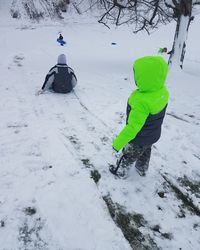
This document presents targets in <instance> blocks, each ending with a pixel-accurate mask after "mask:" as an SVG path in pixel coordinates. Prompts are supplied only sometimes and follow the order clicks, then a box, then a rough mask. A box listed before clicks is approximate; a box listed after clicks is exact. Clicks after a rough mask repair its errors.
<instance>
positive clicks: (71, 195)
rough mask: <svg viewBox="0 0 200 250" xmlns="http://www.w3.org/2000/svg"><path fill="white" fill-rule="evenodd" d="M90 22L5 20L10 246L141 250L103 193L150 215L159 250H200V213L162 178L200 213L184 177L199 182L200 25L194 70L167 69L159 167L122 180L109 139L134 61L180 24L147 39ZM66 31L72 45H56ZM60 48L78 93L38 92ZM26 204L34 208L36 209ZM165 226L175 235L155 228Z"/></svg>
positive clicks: (5, 202)
mask: <svg viewBox="0 0 200 250" xmlns="http://www.w3.org/2000/svg"><path fill="white" fill-rule="evenodd" d="M82 18H83V19H84V22H82ZM82 18H81V17H72V18H68V19H66V20H67V21H66V22H63V23H51V22H50V21H49V23H46V22H44V23H41V24H33V23H31V24H30V23H29V22H28V21H26V20H22V21H16V20H15V22H14V21H13V20H10V19H9V18H7V17H6V15H4V16H1V20H3V22H1V26H0V33H1V39H0V54H1V61H0V68H1V74H0V98H1V105H0V121H1V123H0V159H1V161H0V190H1V192H0V222H1V223H0V225H2V222H4V223H5V225H4V226H0V246H1V249H3V250H12V249H14V250H16V249H28V250H29V249H31V250H32V249H37V250H39V249H42V250H45V249H49V250H51V249H52V250H56V249H59V250H60V249H62V250H78V249H79V250H104V249H106V250H126V249H127V250H128V249H132V248H131V246H130V245H129V243H128V241H127V240H126V239H125V237H124V236H123V233H122V231H121V230H120V229H119V228H118V227H117V226H116V225H115V223H114V222H113V220H112V219H111V216H110V215H109V212H108V209H107V207H106V204H105V202H104V201H103V199H102V197H103V196H106V195H108V194H109V195H110V197H111V198H112V200H113V201H114V202H116V203H118V204H120V205H121V206H123V207H124V208H125V209H126V211H127V212H130V213H133V212H134V213H139V214H142V215H143V216H144V218H145V220H147V221H148V225H147V227H142V228H140V230H141V231H142V232H143V234H144V235H150V236H151V237H152V238H153V239H154V241H155V242H156V244H157V245H158V246H159V247H160V248H161V249H182V250H186V249H187V250H188V249H198V248H199V246H200V237H199V228H200V221H199V216H198V215H195V214H194V213H192V212H191V211H189V210H188V209H187V208H185V207H184V206H182V203H181V201H180V200H179V199H177V197H176V195H175V193H174V192H173V191H172V190H171V189H170V188H169V187H168V186H167V183H166V181H165V179H164V177H166V178H167V179H169V180H170V181H171V182H172V183H174V184H175V185H177V186H178V187H179V188H180V190H182V191H183V193H186V194H188V195H189V197H191V199H192V201H193V203H194V204H195V205H196V206H197V207H198V208H199V209H200V200H199V196H198V195H196V194H195V193H193V192H190V191H188V190H187V189H186V187H185V186H181V184H180V182H179V181H178V178H180V177H183V176H187V177H188V178H189V179H191V180H194V181H198V182H199V177H200V170H199V160H200V150H199V148H200V140H199V139H200V137H199V132H200V130H199V127H200V126H199V124H200V116H199V110H200V105H199V96H198V93H199V91H200V85H199V80H200V73H199V72H200V71H199V70H200V64H199V62H200V56H199V55H200V53H197V51H199V46H198V43H197V40H198V33H197V32H196V31H197V27H198V26H197V25H198V22H197V21H196V22H194V24H192V26H191V29H190V34H189V38H188V44H187V52H186V59H185V64H184V70H183V71H181V70H178V69H173V68H172V69H170V72H169V76H168V79H167V86H168V88H169V90H170V102H169V105H168V110H167V115H166V117H165V121H164V125H163V130H162V137H161V139H160V141H159V142H158V143H156V145H155V147H154V148H153V154H152V158H151V162H150V169H149V173H148V175H147V176H146V177H145V178H142V177H140V176H138V175H137V173H136V172H135V170H134V168H133V169H131V171H130V175H129V177H128V179H126V180H121V179H116V178H114V177H113V176H111V174H110V173H109V171H108V163H114V162H115V161H116V159H115V156H114V153H113V151H112V147H111V142H112V140H113V138H114V137H115V135H116V134H117V133H118V132H119V131H120V130H121V128H122V127H123V125H124V123H125V109H126V102H127V97H128V96H129V94H130V93H131V91H132V90H133V89H134V88H135V87H134V80H133V75H132V63H133V61H134V60H135V59H136V58H138V57H140V56H144V55H150V54H151V55H156V54H157V51H158V48H159V47H162V46H167V47H168V48H170V47H171V45H172V40H173V32H174V24H172V25H169V26H166V27H163V28H161V29H160V30H158V31H157V32H155V33H154V34H152V35H151V36H147V34H145V33H139V34H137V35H133V34H131V33H130V30H129V29H128V28H125V27H122V28H118V29H112V30H107V29H106V28H105V27H104V26H101V25H99V24H95V23H94V21H91V20H90V19H87V18H85V17H82ZM60 31H62V34H63V36H64V39H65V40H66V41H67V45H66V46H65V47H60V46H59V45H58V44H57V43H56V38H57V36H58V33H59V32H60ZM169 34H170V35H169ZM113 42H115V43H116V45H112V43H113ZM61 53H65V54H66V56H67V61H68V64H69V66H71V67H72V68H73V69H74V71H75V73H76V75H77V78H78V85H77V87H76V89H75V92H74V93H70V94H68V95H60V94H53V93H48V92H47V93H45V94H44V95H41V96H35V93H36V91H37V90H39V89H40V88H41V86H42V84H43V81H44V78H45V75H46V73H47V72H48V70H49V69H50V68H51V67H52V66H53V65H55V63H56V60H57V56H58V55H59V54H61ZM166 59H167V57H166ZM84 162H88V163H89V165H88V166H87V167H85V164H84ZM86 165H87V164H86ZM93 168H95V169H96V170H98V171H99V173H100V174H101V179H100V181H99V183H98V185H95V183H94V182H93V180H92V178H91V177H90V171H91V170H93ZM163 176H164V177H163ZM158 192H164V193H165V196H164V198H161V197H160V196H159V195H158ZM28 208H34V209H35V210H36V212H35V213H34V214H33V215H30V214H29V213H28V212H27V211H28ZM158 208H159V209H158ZM155 225H159V226H160V232H161V233H171V234H172V236H173V237H172V239H171V240H169V239H166V238H164V237H162V236H161V234H160V233H159V232H154V231H152V230H151V228H152V227H154V226H155Z"/></svg>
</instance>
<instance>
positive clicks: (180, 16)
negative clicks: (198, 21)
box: [94, 0, 200, 68]
mask: <svg viewBox="0 0 200 250" xmlns="http://www.w3.org/2000/svg"><path fill="white" fill-rule="evenodd" d="M94 2H95V3H97V4H98V7H99V9H100V11H101V13H102V14H101V17H100V19H99V23H103V24H104V25H106V26H107V27H108V28H109V25H110V24H115V25H117V26H119V25H123V24H129V25H132V27H133V30H134V32H135V33H137V32H139V31H141V30H145V31H147V32H148V33H150V32H151V30H153V29H155V28H157V27H158V26H159V25H160V24H167V23H169V22H171V21H172V20H175V21H176V22H177V25H176V31H175V35H174V43H173V48H172V51H171V55H170V59H169V63H170V64H177V65H179V66H180V67H181V68H182V66H183V61H184V55H185V51H186V40H187V34H188V29H189V26H190V23H191V21H192V20H193V19H194V16H193V13H192V11H193V9H194V8H195V6H197V5H200V0H149V1H147V0H94Z"/></svg>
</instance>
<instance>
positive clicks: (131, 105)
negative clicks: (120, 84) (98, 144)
mask: <svg viewBox="0 0 200 250" xmlns="http://www.w3.org/2000/svg"><path fill="white" fill-rule="evenodd" d="M133 69H134V77H135V83H136V86H137V89H136V90H135V91H133V93H132V94H131V95H130V97H129V99H128V104H127V121H126V126H125V127H124V128H123V129H122V130H121V132H120V133H119V135H118V136H117V137H116V138H115V140H114V141H113V144H112V146H113V149H114V150H115V151H117V152H118V151H120V150H121V149H122V153H123V154H122V156H121V158H120V159H119V160H118V161H117V166H110V171H111V172H112V173H113V174H116V175H118V176H120V177H124V176H125V175H126V172H127V169H128V168H129V167H130V166H131V165H132V164H133V163H134V162H136V163H135V167H136V170H137V171H138V173H139V174H140V175H141V176H144V175H145V173H146V171H147V170H148V166H149V160H150V156H151V147H152V144H154V143H155V142H156V141H158V139H159V138H160V134H161V125H162V122H163V118H164V116H165V111H166V107H167V103H168V98H169V93H168V90H167V88H166V86H165V80H166V77H167V72H168V65H167V63H166V62H165V61H164V59H163V58H162V57H160V56H146V57H142V58H139V59H137V60H136V61H135V63H134V65H133Z"/></svg>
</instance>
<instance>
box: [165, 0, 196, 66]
mask: <svg viewBox="0 0 200 250" xmlns="http://www.w3.org/2000/svg"><path fill="white" fill-rule="evenodd" d="M176 11H177V13H178V20H177V25H176V31H175V36H174V43H173V48H172V53H171V55H170V58H169V64H170V65H179V66H180V67H181V68H182V67H183V61H184V56H185V51H186V41H187V35H188V29H189V26H190V22H191V13H192V0H181V1H180V4H179V6H178V7H177V9H176Z"/></svg>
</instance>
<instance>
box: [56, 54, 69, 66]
mask: <svg viewBox="0 0 200 250" xmlns="http://www.w3.org/2000/svg"><path fill="white" fill-rule="evenodd" d="M57 62H58V64H67V60H66V56H65V55H64V54H61V55H59V56H58V61H57Z"/></svg>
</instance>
